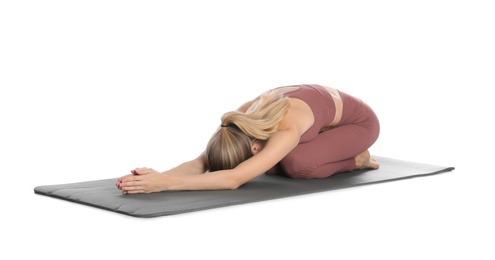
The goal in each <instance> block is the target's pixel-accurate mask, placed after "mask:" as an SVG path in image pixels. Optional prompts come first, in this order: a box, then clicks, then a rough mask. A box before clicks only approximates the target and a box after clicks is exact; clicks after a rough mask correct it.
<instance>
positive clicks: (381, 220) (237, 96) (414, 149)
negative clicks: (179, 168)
mask: <svg viewBox="0 0 495 260" xmlns="http://www.w3.org/2000/svg"><path fill="white" fill-rule="evenodd" d="M490 2H492V1H473V0H471V1H439V0H428V1H392V0H391V1H384V0H379V1H308V0H304V1H268V0H265V1H218V0H210V1H187V0H185V1H184V0H183V1H105V0H103V1H102V0H98V1H2V2H1V3H0V87H1V89H0V119H1V122H0V123H1V127H0V133H1V135H0V141H1V143H0V149H1V150H0V153H1V154H0V167H1V170H2V178H1V196H0V200H1V211H2V213H1V215H0V217H1V222H0V223H1V224H0V225H1V233H2V237H3V240H4V242H3V243H2V244H1V246H0V247H1V248H2V249H1V250H0V258H2V259H155V258H160V259H198V258H204V257H210V256H213V257H215V258H211V259H449V258H452V257H456V259H494V257H495V253H494V249H493V242H494V234H495V225H494V217H495V214H494V213H493V211H492V210H493V204H494V203H493V198H494V197H495V196H494V195H495V192H494V191H493V190H494V189H493V181H494V177H493V175H494V174H495V173H494V170H493V166H492V165H493V160H494V159H493V157H494V156H493V150H492V149H493V147H494V140H493V139H494V138H493V130H494V129H493V123H492V120H493V112H494V111H495V110H494V107H493V98H492V94H491V93H492V92H493V91H492V89H493V87H495V79H494V71H495V62H494V61H495V51H494V47H493V46H495V37H494V32H495V27H494V24H495V18H494V17H495V16H494V15H493V14H494V13H495V9H494V7H493V6H491V5H490ZM300 83H317V84H322V85H327V86H331V87H335V88H338V89H341V90H342V91H345V92H347V93H349V94H352V95H355V96H358V97H360V98H362V99H363V100H365V101H366V102H367V103H368V104H370V105H371V106H372V107H373V108H374V109H375V111H376V113H377V114H378V116H379V118H380V120H381V126H382V131H381V136H380V138H379V140H378V141H377V142H376V144H375V145H374V146H373V147H372V148H371V149H370V151H371V152H372V154H376V155H381V156H387V157H392V158H396V159H402V160H409V161H417V162H423V163H430V164H437V165H442V166H455V167H456V170H455V171H453V172H451V173H447V174H441V175H436V176H430V177H425V178H416V179H411V180H404V181H398V182H390V183H384V184H378V185H370V186H364V187H359V188H351V189H345V190H339V191H330V192H323V193H318V194H313V195H305V196H299V197H293V198H286V199H279V200H273V201H267V202H260V203H253V204H247V205H239V206H232V207H227V208H220V209H213V210H206V211H201V212H195V213H188V214H182V215H176V216H168V217H159V218H152V219H140V218H133V217H128V216H125V215H121V214H116V213H113V212H110V211H104V210H100V209H96V208H92V207H88V206H83V205H78V204H75V203H69V202H65V201H62V200H57V199H53V198H49V197H45V196H39V195H35V194H34V193H33V188H34V187H35V186H39V185H48V184H62V183H70V182H79V181H88V180H97V179H106V178H113V177H120V176H121V175H124V174H127V173H128V171H129V170H131V169H133V168H135V167H141V166H146V167H152V168H155V169H157V170H160V171H163V170H166V169H169V168H171V167H173V166H175V165H177V164H178V163H181V162H183V161H185V160H188V159H192V158H193V157H195V156H196V155H198V154H199V153H200V152H201V151H202V149H204V147H205V145H206V142H207V140H208V138H209V137H210V135H211V134H212V133H213V131H214V130H215V128H216V127H217V126H218V124H219V123H220V119H219V118H220V116H221V115H222V113H223V112H226V111H229V110H233V109H236V108H237V107H238V106H239V105H240V104H242V102H244V101H247V100H249V99H251V98H253V97H254V96H256V95H257V94H259V93H260V92H261V91H264V90H267V89H269V88H272V87H278V86H283V85H290V84H300ZM11 254H12V255H11ZM7 255H11V256H9V257H7ZM27 257H29V258H27ZM208 259H210V258H208Z"/></svg>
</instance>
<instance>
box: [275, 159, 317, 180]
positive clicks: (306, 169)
mask: <svg viewBox="0 0 495 260" xmlns="http://www.w3.org/2000/svg"><path fill="white" fill-rule="evenodd" d="M280 164H281V166H282V169H283V171H284V173H285V174H286V175H287V176H288V177H290V178H293V179H309V178H312V174H313V172H314V170H315V168H316V166H315V165H312V164H311V162H308V161H307V160H304V158H301V157H298V156H287V157H285V158H284V160H282V162H281V163H280Z"/></svg>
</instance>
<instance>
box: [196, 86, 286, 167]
mask: <svg viewBox="0 0 495 260" xmlns="http://www.w3.org/2000/svg"><path fill="white" fill-rule="evenodd" d="M288 107H289V101H288V99H286V98H282V96H281V95H280V92H279V91H274V92H266V93H264V94H262V95H261V96H260V97H259V98H258V100H256V102H254V103H253V105H251V107H250V108H248V110H247V111H246V113H244V112H240V111H231V112H227V113H225V114H224V115H223V116H222V121H221V127H220V128H219V129H218V130H217V131H216V132H215V134H214V135H213V136H212V138H211V139H210V142H208V145H207V147H206V155H207V164H208V170H209V171H218V170H226V169H233V168H235V167H236V166H237V165H239V164H240V163H242V162H243V161H245V160H247V159H249V158H250V157H251V156H253V155H254V154H255V153H257V152H258V151H260V150H261V149H262V148H263V146H264V144H265V142H266V140H268V138H269V137H270V136H271V135H272V134H273V133H275V132H276V131H277V130H278V126H279V124H280V122H281V121H282V119H283V117H284V116H285V114H286V112H287V109H288Z"/></svg>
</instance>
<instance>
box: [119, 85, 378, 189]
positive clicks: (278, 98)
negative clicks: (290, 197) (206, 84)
mask: <svg viewBox="0 0 495 260" xmlns="http://www.w3.org/2000/svg"><path fill="white" fill-rule="evenodd" d="M379 131H380V125H379V122H378V119H377V117H376V115H375V113H374V112H373V110H372V109H371V108H370V107H369V106H368V105H367V104H365V103H364V102H363V101H361V100H360V99H358V98H355V97H353V96H350V95H348V94H346V93H344V92H341V91H339V90H336V89H333V88H329V87H324V86H320V85H316V84H311V85H296V86H287V87H280V88H276V89H274V90H271V91H268V92H265V93H263V94H261V95H260V96H259V97H257V98H256V99H254V100H252V101H249V102H247V103H245V104H244V105H242V106H241V107H240V108H239V109H238V110H237V111H232V112H228V113H225V114H224V115H223V116H222V121H221V125H220V127H219V128H218V130H217V131H216V132H215V134H214V135H213V136H212V138H211V139H210V141H209V143H208V145H207V147H206V150H205V151H204V152H203V153H202V154H201V155H200V156H199V157H197V158H196V159H194V160H191V161H189V162H185V163H183V164H181V165H179V166H177V167H175V168H173V169H171V170H169V171H166V172H163V173H159V172H157V171H155V170H153V169H149V168H137V169H134V170H132V171H131V173H132V174H130V175H126V176H123V177H121V178H119V179H118V181H117V183H116V185H117V188H118V189H120V190H122V192H123V193H124V194H134V193H149V192H160V191H167V190H220V189H237V188H238V187H239V186H241V185H242V184H244V183H246V182H248V181H249V180H251V179H253V178H255V177H257V176H259V175H261V174H264V173H268V174H283V175H285V176H288V177H290V178H326V177H329V176H331V175H333V174H335V173H340V172H346V171H352V170H355V169H364V168H369V169H377V168H378V167H379V164H378V163H377V162H376V161H375V160H374V159H372V158H371V157H370V154H369V152H368V148H369V147H370V146H371V145H372V144H373V143H374V142H375V141H376V139H377V138H378V135H379Z"/></svg>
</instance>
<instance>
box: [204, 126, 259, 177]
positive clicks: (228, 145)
mask: <svg viewBox="0 0 495 260" xmlns="http://www.w3.org/2000/svg"><path fill="white" fill-rule="evenodd" d="M254 142H255V139H254V138H251V137H249V136H248V135H246V134H245V133H243V132H242V131H241V130H240V129H239V128H238V127H237V126H236V125H234V124H231V125H226V126H221V127H220V128H219V129H218V131H217V132H215V134H214V135H213V136H212V138H211V139H210V142H209V143H208V146H207V147H206V154H207V160H208V161H207V162H208V163H207V164H208V170H209V171H219V170H227V169H233V168H235V167H236V166H237V165H239V164H240V163H241V162H243V161H245V160H247V159H248V158H250V157H251V156H253V151H252V146H253V144H254Z"/></svg>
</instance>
